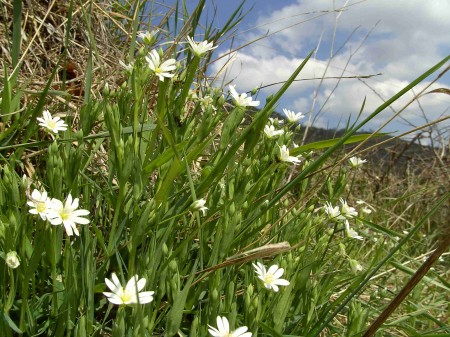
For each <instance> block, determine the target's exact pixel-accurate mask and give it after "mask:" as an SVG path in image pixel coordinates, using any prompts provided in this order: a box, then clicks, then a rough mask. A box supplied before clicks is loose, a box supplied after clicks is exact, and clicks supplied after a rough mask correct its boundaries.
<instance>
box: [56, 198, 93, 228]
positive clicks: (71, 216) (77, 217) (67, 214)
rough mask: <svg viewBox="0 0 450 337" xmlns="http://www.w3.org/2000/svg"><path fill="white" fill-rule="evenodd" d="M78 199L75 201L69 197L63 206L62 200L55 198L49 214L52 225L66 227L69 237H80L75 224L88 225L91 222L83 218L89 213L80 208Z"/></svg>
mask: <svg viewBox="0 0 450 337" xmlns="http://www.w3.org/2000/svg"><path fill="white" fill-rule="evenodd" d="M78 202H79V200H78V198H75V199H73V201H72V195H70V194H69V195H68V197H67V199H66V203H65V204H63V203H62V202H61V201H60V200H58V199H55V198H53V199H52V200H51V208H50V210H49V212H48V213H47V219H48V220H49V221H50V223H51V224H52V225H55V226H56V225H61V224H63V225H64V228H65V229H66V233H67V235H69V236H72V235H73V234H74V233H75V235H77V236H78V235H80V233H79V232H78V229H77V227H76V226H75V224H77V223H78V224H81V225H86V224H88V223H89V220H88V219H86V218H82V216H85V215H88V214H89V211H88V210H85V209H77V208H78Z"/></svg>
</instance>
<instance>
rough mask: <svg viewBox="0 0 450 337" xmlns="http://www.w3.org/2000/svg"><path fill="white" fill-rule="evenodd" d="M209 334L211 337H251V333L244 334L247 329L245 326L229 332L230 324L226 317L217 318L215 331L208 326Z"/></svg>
mask: <svg viewBox="0 0 450 337" xmlns="http://www.w3.org/2000/svg"><path fill="white" fill-rule="evenodd" d="M208 326H209V329H208V331H209V333H210V334H211V335H212V336H213V337H251V336H252V333H251V332H246V331H247V330H248V328H247V327H246V326H241V327H240V328H237V329H236V330H234V331H233V332H230V323H228V319H227V318H226V317H220V316H217V329H216V328H214V327H212V326H211V325H209V324H208Z"/></svg>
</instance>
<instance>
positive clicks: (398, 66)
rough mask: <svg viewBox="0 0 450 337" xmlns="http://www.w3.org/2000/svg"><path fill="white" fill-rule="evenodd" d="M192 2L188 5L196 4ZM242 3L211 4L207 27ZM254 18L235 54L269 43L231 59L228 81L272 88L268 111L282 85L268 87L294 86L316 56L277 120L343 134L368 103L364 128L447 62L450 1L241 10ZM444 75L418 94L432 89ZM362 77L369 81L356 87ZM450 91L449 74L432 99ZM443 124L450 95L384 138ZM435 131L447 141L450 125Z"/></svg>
mask: <svg viewBox="0 0 450 337" xmlns="http://www.w3.org/2000/svg"><path fill="white" fill-rule="evenodd" d="M166 2H170V1H166ZM187 2H188V4H189V5H190V6H195V4H196V3H197V1H189V0H188V1H187ZM240 3H241V1H235V0H226V1H225V0H223V1H221V0H217V1H212V0H207V1H206V8H205V12H204V13H205V14H207V13H208V14H209V19H210V18H211V13H212V12H213V10H214V8H217V12H216V13H217V18H216V20H215V25H216V26H217V27H220V26H222V25H223V24H225V23H226V21H227V19H228V18H229V16H230V15H231V13H232V12H233V11H234V10H235V9H236V8H237V6H238V5H239V4H240ZM247 10H250V11H249V12H248V14H247V15H246V17H245V18H244V19H243V21H242V22H241V24H240V25H239V27H238V29H237V31H236V32H235V34H234V35H233V37H234V39H233V45H232V48H237V47H240V46H243V45H245V44H247V43H248V42H251V41H253V40H255V39H258V38H260V37H263V36H265V35H267V36H266V37H264V38H263V39H261V40H258V41H257V42H254V43H252V44H250V45H249V46H247V47H244V48H242V49H239V50H238V51H237V52H236V53H233V54H232V55H233V57H232V60H233V61H232V62H231V63H230V64H228V65H227V67H226V73H222V77H221V79H222V80H223V81H225V82H228V81H233V84H236V89H237V91H238V92H244V91H249V90H252V89H253V88H255V87H259V86H262V87H264V86H267V87H265V88H263V89H261V91H260V92H259V94H258V99H259V100H261V101H262V102H264V101H265V98H266V97H267V96H268V95H270V94H273V93H275V92H276V91H277V90H278V89H279V88H280V86H281V85H271V84H273V83H277V82H283V81H285V80H287V79H288V78H289V76H290V75H291V74H292V73H293V72H294V70H295V69H296V68H297V67H298V65H299V64H300V63H301V62H302V61H303V60H304V58H305V57H306V56H307V55H308V54H309V53H310V52H311V51H312V50H315V53H314V54H313V56H312V58H311V59H310V60H309V61H308V63H307V65H306V66H305V68H304V69H303V71H302V72H301V73H300V75H299V76H298V77H297V79H298V80H299V81H297V82H295V83H294V84H293V85H292V86H291V87H290V88H289V90H288V91H287V92H286V93H285V95H284V96H283V98H282V99H281V100H280V105H279V107H278V108H277V111H280V112H281V111H282V109H283V108H286V109H289V110H292V111H295V112H299V111H301V112H303V113H304V114H306V115H307V118H305V119H303V120H302V124H306V123H309V124H312V125H314V126H317V127H324V128H345V126H346V125H347V123H348V122H350V123H351V122H354V121H355V120H356V119H357V118H358V115H359V112H360V110H361V106H362V104H363V101H364V98H366V103H365V106H364V110H363V112H362V114H361V115H360V116H359V120H361V119H362V118H364V117H366V116H368V115H369V114H370V113H372V112H373V111H374V110H375V109H376V108H377V107H378V106H379V105H380V104H382V103H383V101H384V100H387V99H389V98H390V97H391V96H393V95H394V94H396V93H397V92H398V91H399V90H401V89H402V88H403V87H405V86H406V85H407V84H409V83H410V82H411V81H412V80H414V79H415V78H417V77H418V76H419V75H421V74H422V73H423V72H425V71H426V70H428V69H429V68H430V67H432V66H433V65H435V64H436V63H438V62H439V61H441V60H442V59H443V58H445V57H446V56H448V55H449V54H450V34H449V32H450V20H449V18H450V1H448V0H433V1H429V0H396V1H392V0H363V1H361V0H347V1H345V0H334V1H333V0H314V1H311V0H276V1H275V0H248V1H246V2H245V5H244V11H247ZM205 17H206V15H205ZM196 40H197V41H201V40H202V36H201V35H200V34H199V35H198V36H196ZM230 42H231V40H230V39H228V40H227V41H224V42H222V44H221V45H220V46H219V47H218V48H217V49H216V51H215V54H214V56H215V57H220V56H223V55H224V54H228V53H229V51H230ZM229 59H230V57H229V56H227V57H224V58H221V59H219V60H218V61H216V62H214V63H212V64H211V65H210V75H212V76H214V75H215V74H217V73H219V71H220V70H221V69H222V67H223V66H224V64H225V62H227V61H229ZM448 65H449V64H447V65H446V66H448ZM443 69H445V67H443V68H441V70H443ZM438 73H439V72H437V73H436V74H435V75H434V76H430V77H428V78H427V79H426V80H425V81H424V82H423V83H422V84H420V85H418V86H417V87H416V88H415V89H414V92H415V93H418V92H420V90H422V89H423V88H425V87H426V86H427V85H429V84H430V82H431V81H432V80H434V79H435V77H436V75H437V74H438ZM361 76H371V77H370V78H355V77H361ZM224 77H225V78H224ZM337 77H344V78H341V79H337ZM349 77H350V78H349ZM317 78H325V79H323V80H319V79H317ZM216 83H219V82H216ZM449 86H450V75H449V74H445V75H444V76H443V77H442V78H440V79H439V80H438V81H437V82H436V83H435V84H433V85H432V86H431V87H430V88H428V89H427V90H426V92H428V91H431V90H433V89H436V88H443V87H444V88H448V87H449ZM412 98H413V93H409V94H406V95H404V96H403V97H402V98H401V99H400V100H399V101H397V102H396V103H394V104H393V105H392V108H390V109H386V110H385V111H383V112H382V113H381V114H380V115H378V116H377V117H376V118H375V119H373V120H372V121H370V122H369V123H368V124H367V125H366V126H364V130H366V131H369V130H376V129H378V128H379V127H380V126H382V125H383V124H384V123H385V122H386V121H387V120H389V119H390V118H391V117H392V116H393V115H394V113H395V112H398V111H399V110H400V109H402V108H403V107H404V106H405V105H406V104H407V103H408V102H409V101H410V100H411V99H412ZM446 116H450V95H445V94H436V93H434V94H427V95H424V96H422V97H421V98H420V99H419V100H418V101H415V102H413V103H412V104H410V105H409V106H408V107H406V108H405V109H404V110H403V111H402V112H401V113H400V115H399V116H397V117H395V118H394V119H393V120H392V121H391V122H389V124H388V125H387V126H385V127H384V128H383V129H382V130H383V131H384V132H391V133H393V134H395V135H397V134H400V133H403V132H406V131H408V130H411V129H413V128H415V127H418V126H421V125H424V124H426V123H429V122H431V121H433V120H436V119H438V118H442V117H446ZM436 130H439V131H440V132H441V133H444V135H445V137H447V139H448V138H449V133H450V120H446V121H444V122H442V123H440V124H439V126H438V127H437V128H435V133H434V137H436V135H437V133H436ZM409 137H411V136H409ZM406 138H408V137H406Z"/></svg>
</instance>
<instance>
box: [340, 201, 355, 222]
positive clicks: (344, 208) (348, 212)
mask: <svg viewBox="0 0 450 337" xmlns="http://www.w3.org/2000/svg"><path fill="white" fill-rule="evenodd" d="M339 201H340V202H341V215H342V216H344V217H345V218H347V219H351V218H353V217H355V216H357V215H358V212H357V211H356V210H355V208H354V207H350V206H349V205H347V201H345V200H344V199H342V198H339Z"/></svg>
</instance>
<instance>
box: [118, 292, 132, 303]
mask: <svg viewBox="0 0 450 337" xmlns="http://www.w3.org/2000/svg"><path fill="white" fill-rule="evenodd" d="M120 299H121V300H122V302H123V303H126V302H128V301H129V300H131V295H130V294H127V293H123V294H122V295H120Z"/></svg>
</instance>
